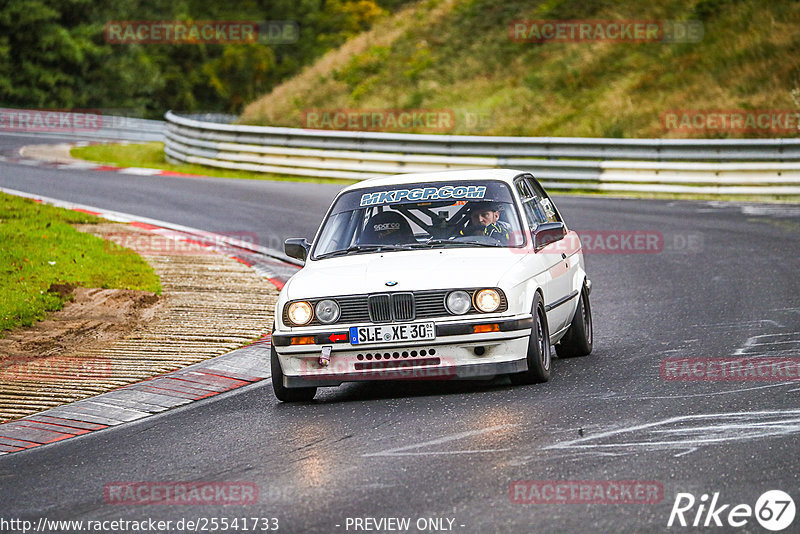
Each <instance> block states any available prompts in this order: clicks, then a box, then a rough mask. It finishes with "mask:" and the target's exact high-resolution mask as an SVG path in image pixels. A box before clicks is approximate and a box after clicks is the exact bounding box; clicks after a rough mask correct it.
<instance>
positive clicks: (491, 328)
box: [472, 324, 500, 334]
mask: <svg viewBox="0 0 800 534" xmlns="http://www.w3.org/2000/svg"><path fill="white" fill-rule="evenodd" d="M499 331H500V325H499V324H476V325H475V326H473V327H472V333H473V334H483V333H486V332H499Z"/></svg>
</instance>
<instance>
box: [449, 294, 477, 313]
mask: <svg viewBox="0 0 800 534" xmlns="http://www.w3.org/2000/svg"><path fill="white" fill-rule="evenodd" d="M445 305H446V306H447V311H449V312H450V313H454V314H456V315H464V314H465V313H467V312H468V311H469V309H470V308H471V307H472V302H470V298H469V293H467V292H466V291H453V292H452V293H450V294H449V295H447V300H445Z"/></svg>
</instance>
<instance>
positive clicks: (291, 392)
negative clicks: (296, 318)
mask: <svg viewBox="0 0 800 534" xmlns="http://www.w3.org/2000/svg"><path fill="white" fill-rule="evenodd" d="M269 350H270V356H269V361H270V367H271V368H272V389H273V390H274V391H275V396H276V397H278V400H279V401H281V402H303V401H310V400H312V399H313V398H314V395H316V394H317V388H315V387H306V388H287V387H286V386H284V385H283V369H281V362H280V360H279V359H278V353H277V352H275V344H274V343H272V342H271V341H270V344H269Z"/></svg>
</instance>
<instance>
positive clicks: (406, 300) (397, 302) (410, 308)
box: [392, 293, 414, 321]
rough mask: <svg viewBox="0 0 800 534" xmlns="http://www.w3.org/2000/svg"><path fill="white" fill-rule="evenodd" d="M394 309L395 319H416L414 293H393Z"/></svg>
mask: <svg viewBox="0 0 800 534" xmlns="http://www.w3.org/2000/svg"><path fill="white" fill-rule="evenodd" d="M392 311H393V312H394V320H395V321H411V320H413V319H414V295H413V294H412V293H395V294H394V295H392Z"/></svg>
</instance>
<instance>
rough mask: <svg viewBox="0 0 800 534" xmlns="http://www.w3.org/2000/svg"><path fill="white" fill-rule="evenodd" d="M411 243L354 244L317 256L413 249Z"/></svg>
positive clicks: (330, 256) (329, 256)
mask: <svg viewBox="0 0 800 534" xmlns="http://www.w3.org/2000/svg"><path fill="white" fill-rule="evenodd" d="M411 249H412V247H411V246H409V245H353V246H352V247H350V248H346V249H342V250H334V251H333V252H326V253H325V254H320V255H319V256H317V259H318V260H321V259H323V258H332V257H334V256H345V255H347V254H358V253H360V252H384V251H390V250H411Z"/></svg>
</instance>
